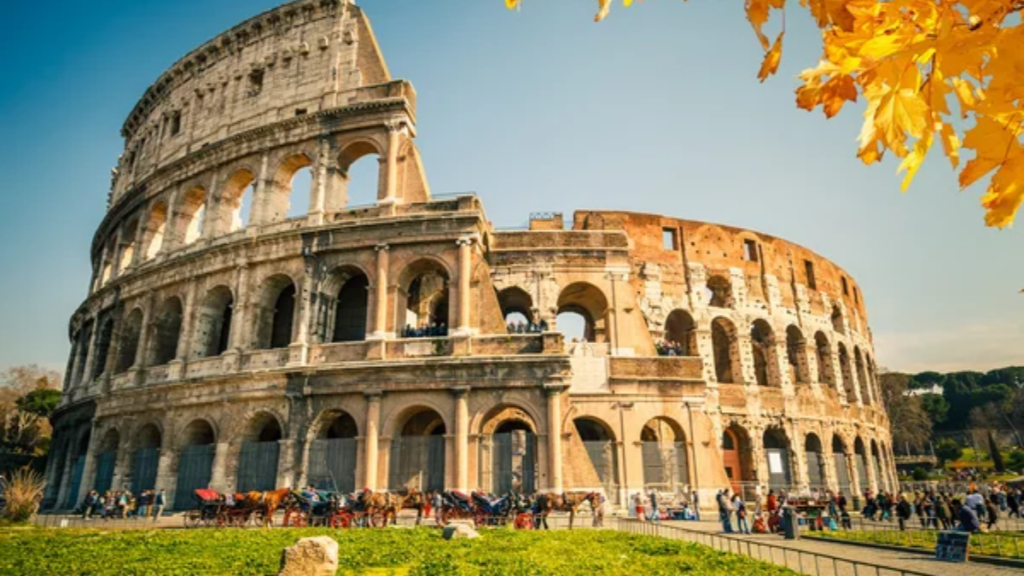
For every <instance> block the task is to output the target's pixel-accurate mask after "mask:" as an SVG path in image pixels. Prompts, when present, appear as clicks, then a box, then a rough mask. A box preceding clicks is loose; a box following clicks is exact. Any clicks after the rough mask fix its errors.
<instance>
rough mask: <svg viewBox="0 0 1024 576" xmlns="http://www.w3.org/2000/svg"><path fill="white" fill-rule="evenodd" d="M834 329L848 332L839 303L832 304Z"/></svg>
mask: <svg viewBox="0 0 1024 576" xmlns="http://www.w3.org/2000/svg"><path fill="white" fill-rule="evenodd" d="M831 320H832V329H833V330H835V331H836V332H838V333H839V334H846V327H845V323H844V322H843V311H842V310H841V309H840V308H839V305H838V304H833V305H832V316H831Z"/></svg>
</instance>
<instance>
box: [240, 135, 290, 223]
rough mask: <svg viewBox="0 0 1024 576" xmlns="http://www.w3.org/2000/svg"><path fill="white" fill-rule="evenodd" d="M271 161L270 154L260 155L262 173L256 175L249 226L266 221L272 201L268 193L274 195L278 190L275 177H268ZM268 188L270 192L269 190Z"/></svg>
mask: <svg viewBox="0 0 1024 576" xmlns="http://www.w3.org/2000/svg"><path fill="white" fill-rule="evenodd" d="M269 161H270V158H269V157H268V154H267V153H266V152H264V153H263V154H262V155H261V156H260V173H259V174H258V175H257V176H256V182H255V184H256V189H255V190H253V193H252V206H251V207H250V208H249V226H254V225H255V226H259V225H260V224H265V223H266V221H267V208H268V206H269V204H270V203H271V201H272V199H271V198H268V196H267V195H268V194H271V195H273V194H274V193H275V192H276V190H274V181H273V179H268V178H267V164H268V163H269ZM268 184H269V186H268ZM268 189H269V192H268V191H267V190H268ZM243 194H244V192H243ZM285 216H286V215H285Z"/></svg>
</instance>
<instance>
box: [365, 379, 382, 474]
mask: <svg viewBox="0 0 1024 576" xmlns="http://www.w3.org/2000/svg"><path fill="white" fill-rule="evenodd" d="M364 395H365V396H366V446H365V449H364V452H365V455H366V462H365V464H364V466H363V468H364V470H365V473H364V475H365V477H364V479H363V486H365V487H366V488H369V489H370V490H376V489H377V480H378V475H377V474H378V469H377V468H378V466H377V454H378V449H379V446H378V444H379V442H380V400H381V393H380V392H379V391H376V390H367V391H366V392H364Z"/></svg>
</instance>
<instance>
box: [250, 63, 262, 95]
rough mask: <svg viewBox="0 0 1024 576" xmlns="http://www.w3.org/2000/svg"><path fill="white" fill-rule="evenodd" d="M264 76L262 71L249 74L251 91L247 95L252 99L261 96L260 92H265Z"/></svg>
mask: <svg viewBox="0 0 1024 576" xmlns="http://www.w3.org/2000/svg"><path fill="white" fill-rule="evenodd" d="M263 75H264V72H263V70H262V69H260V70H253V71H252V72H250V73H249V90H248V92H247V93H246V95H247V96H249V97H250V98H252V97H254V96H259V94H260V92H262V91H263Z"/></svg>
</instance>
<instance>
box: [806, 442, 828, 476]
mask: <svg viewBox="0 0 1024 576" xmlns="http://www.w3.org/2000/svg"><path fill="white" fill-rule="evenodd" d="M804 456H805V458H806V460H807V480H808V484H809V485H810V487H811V489H812V490H819V491H824V490H826V489H827V484H826V482H825V454H824V451H823V450H822V446H821V439H820V438H818V435H817V434H815V433H813V432H811V433H809V434H807V436H806V437H805V438H804Z"/></svg>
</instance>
